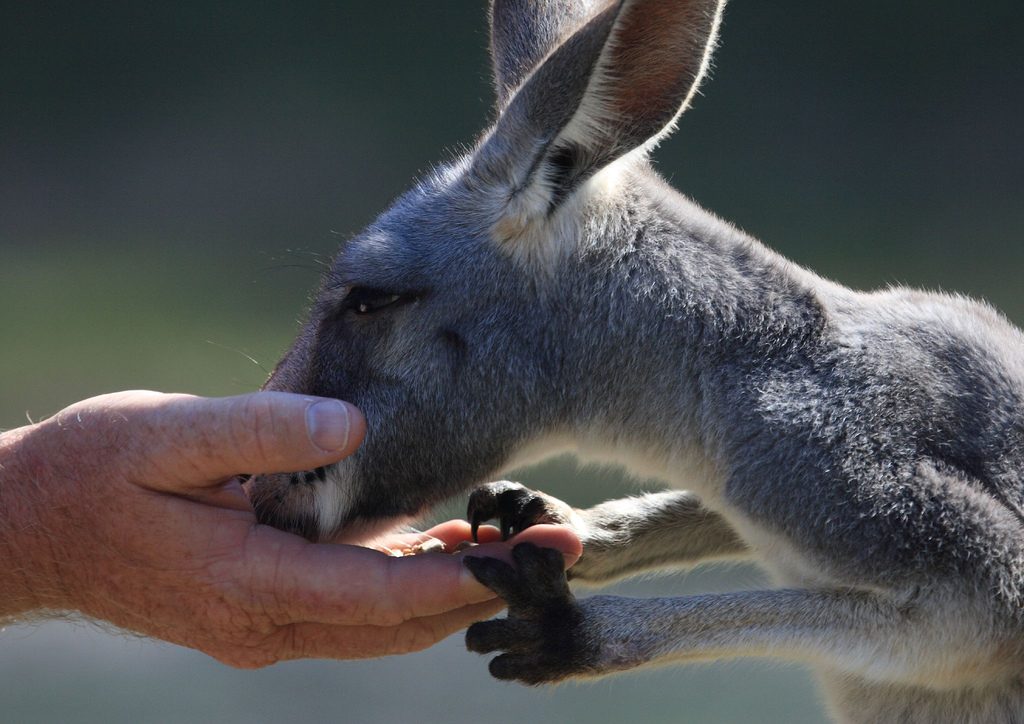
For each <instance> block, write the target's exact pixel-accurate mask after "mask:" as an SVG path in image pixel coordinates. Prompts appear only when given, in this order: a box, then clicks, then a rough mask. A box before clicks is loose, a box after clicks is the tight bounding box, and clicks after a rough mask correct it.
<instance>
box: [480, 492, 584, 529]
mask: <svg viewBox="0 0 1024 724" xmlns="http://www.w3.org/2000/svg"><path fill="white" fill-rule="evenodd" d="M572 517H573V510H572V508H571V507H569V506H568V505H566V504H565V503H563V502H562V501H561V500H558V499H557V498H552V497H551V496H550V495H545V494H544V493H540V492H537V491H534V490H530V489H529V488H526V487H523V486H522V485H520V484H519V483H513V482H509V481H507V480H503V481H501V482H498V483H488V484H487V485H482V486H480V487H479V488H477V489H476V490H474V491H473V493H472V494H471V495H470V496H469V507H468V509H467V511H466V519H467V520H469V522H470V525H472V527H473V540H476V536H477V530H479V528H480V524H481V523H483V522H484V521H486V520H491V519H496V520H497V521H498V524H499V527H500V529H501V538H502V540H506V539H508V538H510V537H511V536H513V535H515V534H516V533H519V532H521V531H523V530H526V529H527V528H529V527H530V526H531V525H537V524H538V523H561V524H565V523H569V522H570V521H571V520H572Z"/></svg>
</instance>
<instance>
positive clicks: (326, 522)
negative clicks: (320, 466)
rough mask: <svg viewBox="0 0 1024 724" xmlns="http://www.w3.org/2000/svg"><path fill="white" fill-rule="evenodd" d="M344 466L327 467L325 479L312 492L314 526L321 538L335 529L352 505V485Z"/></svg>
mask: <svg viewBox="0 0 1024 724" xmlns="http://www.w3.org/2000/svg"><path fill="white" fill-rule="evenodd" d="M345 468H346V465H345V464H344V463H339V464H337V465H332V466H331V467H329V468H327V479H326V480H325V481H323V482H322V483H319V484H318V485H317V486H316V489H315V492H314V493H313V500H314V504H315V513H316V527H317V530H318V531H319V532H320V538H321V539H322V540H325V539H327V538H328V537H329V536H330V535H331V534H333V533H334V532H335V531H336V530H337V528H338V526H339V525H340V524H341V521H343V520H344V519H345V516H346V515H348V512H349V510H350V509H351V507H352V485H351V480H350V479H349V476H348V475H346V474H345Z"/></svg>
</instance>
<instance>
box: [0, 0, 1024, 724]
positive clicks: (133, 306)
mask: <svg viewBox="0 0 1024 724" xmlns="http://www.w3.org/2000/svg"><path fill="white" fill-rule="evenodd" d="M1022 31H1024V5H1021V4H1020V3H1019V2H1016V1H1014V2H1010V1H1009V0H996V1H993V2H988V3H984V4H982V5H977V4H974V5H971V4H967V3H962V2H953V1H952V0H949V1H945V0H943V1H938V0H930V1H925V0H910V1H908V2H903V3H892V2H890V1H886V2H882V1H881V0H866V1H865V2H860V3H808V2H797V1H796V0H771V1H760V2H752V1H751V0H735V2H733V3H732V5H731V6H730V8H729V10H728V12H727V18H726V24H725V29H724V36H723V44H722V47H721V50H720V52H719V53H718V56H717V61H716V70H715V73H714V76H713V78H712V81H711V82H709V83H708V84H706V86H705V87H704V91H703V97H701V98H699V99H698V100H697V103H696V105H695V108H694V109H693V110H692V111H691V112H690V113H688V114H687V116H686V117H685V118H684V119H683V121H682V123H681V125H680V129H679V132H678V133H677V134H676V136H675V137H674V138H673V139H671V140H670V141H668V142H666V143H665V144H664V145H663V147H662V148H661V149H660V150H659V151H658V153H657V159H658V161H659V164H660V167H661V169H662V171H663V172H664V173H665V174H666V175H667V176H668V177H669V178H671V179H672V180H673V182H674V183H675V185H676V186H677V187H678V188H680V189H682V190H683V191H685V192H686V193H688V194H690V195H691V196H693V197H694V198H695V199H696V200H697V201H699V202H700V203H702V204H704V205H705V206H707V207H709V208H711V209H712V210H714V211H716V212H717V213H718V214H720V215H721V216H723V217H725V218H727V219H730V220H732V221H734V222H735V223H736V224H738V225H739V226H741V227H743V228H745V229H747V230H748V231H750V232H751V233H753V234H754V235H756V236H758V237H760V238H762V239H763V240H765V241H766V242H767V243H769V244H770V245H772V246H773V247H774V248H775V249H777V250H779V251H781V252H782V253H784V254H786V255H787V256H789V257H790V258H792V259H793V260H795V261H797V262H799V263H802V264H805V265H807V266H810V267H812V268H814V269H816V270H818V271H820V272H821V273H823V274H825V275H827V276H829V277H832V278H834V279H837V280H839V281H842V282H844V283H847V284H851V285H854V286H858V287H875V286H879V285H885V284H889V283H896V282H899V283H910V284H914V285H919V286H926V287H929V288H943V289H951V290H952V289H956V290H959V291H964V292H969V293H971V294H974V295H976V296H980V297H984V298H986V299H988V300H990V301H992V302H993V303H995V304H996V305H997V306H998V307H1000V308H1001V309H1003V310H1004V311H1005V312H1006V313H1007V314H1008V315H1009V316H1010V317H1011V318H1012V319H1014V320H1015V321H1017V322H1024V289H1022V287H1021V285H1020V281H1019V279H1020V275H1021V272H1022V271H1024V244H1022V243H1021V242H1022V241H1024V239H1022V236H1024V234H1022V231H1024V194H1022V191H1024V136H1022V132H1021V129H1022V127H1024V61H1022V57H1024V55H1022V52H1024V40H1022V38H1024V32H1022ZM486 45H487V35H486V27H485V6H484V3H483V2H466V1H464V0H463V1H456V0H431V1H429V2H409V1H406V2H396V1H394V0H392V1H390V2H381V3H371V2H364V3H359V4H356V3H344V2H335V3H324V2H305V3H283V2H267V3H258V4H255V3H244V2H201V3H200V2H190V1H189V2H175V3H160V4H158V3H152V2H134V3H128V2H102V3H71V2H66V1H63V2H62V1H58V2H31V3H29V2H2V3H0V334H2V337H0V339H2V340H3V350H4V351H3V354H2V355H0V428H10V427H16V426H18V425H21V424H23V423H24V422H25V421H26V419H29V418H30V419H38V418H40V417H44V416H46V415H48V414H51V413H52V412H54V411H56V410H57V409H59V408H60V407H62V406H64V405H66V404H68V403H71V402H73V401H75V400H77V399H80V398H83V397H87V396H91V395H95V394H99V393H102V392H106V391H111V390H116V389H124V388H134V387H143V388H153V389H161V390H176V391H189V392H195V393H201V394H210V395H224V394H234V393H240V392H245V391H248V390H252V389H254V388H256V387H258V386H259V384H260V383H261V382H262V380H263V378H264V377H265V374H266V371H267V370H268V369H270V367H271V366H272V365H273V363H274V362H275V360H276V358H277V357H278V355H279V354H280V353H281V352H282V351H283V349H284V348H285V347H286V345H287V344H288V342H289V340H290V338H291V336H292V334H293V333H294V331H295V329H296V321H297V320H298V319H299V318H300V317H301V314H302V309H303V307H304V305H305V303H306V302H307V299H308V293H309V291H310V290H311V289H312V287H313V286H314V285H315V284H316V280H317V275H318V273H319V270H320V268H321V265H322V264H323V263H325V261H326V260H328V259H329V258H330V255H331V253H332V250H333V249H334V248H335V247H336V245H337V244H338V242H339V240H340V239H342V238H344V237H347V236H348V235H350V234H352V233H353V232H355V231H357V230H358V229H359V228H360V227H361V226H362V225H364V224H365V223H366V222H368V221H369V220H371V219H372V218H373V217H374V216H375V214H376V213H377V212H378V211H380V210H381V209H382V208H383V207H384V206H385V205H386V204H387V203H388V202H389V200H390V199H392V198H393V197H394V196H395V195H397V194H398V193H400V192H401V191H402V190H403V189H404V188H406V187H407V186H408V184H409V182H410V179H411V178H413V177H414V176H415V175H417V174H418V173H420V172H422V171H424V170H426V169H427V168H429V166H430V165H431V163H433V162H434V161H436V160H438V159H441V158H444V157H446V156H447V155H448V154H449V153H450V151H446V149H455V148H458V147H460V145H463V144H468V143H470V142H472V140H473V138H474V136H475V134H476V133H477V132H478V131H479V129H480V128H481V127H482V126H483V125H484V123H485V122H486V121H487V119H488V118H489V114H490V103H491V92H490V85H489V83H490V81H489V75H488V70H487V65H486V62H487V56H486ZM250 358H251V360H250ZM253 360H254V361H255V363H254V361H253ZM525 477H526V478H527V479H528V480H530V481H533V482H535V483H536V482H538V481H543V486H544V487H545V489H547V490H550V491H551V492H553V493H556V494H560V495H561V496H562V497H564V498H566V499H568V500H570V501H572V502H574V503H577V504H584V503H588V502H593V501H597V500H599V499H602V498H604V497H608V496H612V495H618V494H621V493H623V492H628V491H631V490H635V489H636V487H637V485H636V484H634V483H630V482H628V481H625V480H623V479H622V478H620V477H619V476H618V475H616V474H615V473H610V472H607V471H597V470H592V469H589V470H583V471H577V470H574V469H573V467H572V465H571V463H569V462H566V461H558V462H555V463H553V464H549V465H547V466H545V467H544V468H542V469H539V470H535V471H532V472H530V473H527V474H526V476H525ZM459 508H461V504H456V505H454V507H452V508H451V509H450V510H449V511H447V512H449V513H451V512H454V511H458V509H459ZM444 514H445V512H444V511H443V512H442V513H440V515H444ZM763 583H764V581H763V579H762V577H761V576H760V574H759V573H758V572H757V571H756V570H754V569H752V568H746V567H740V568H731V569H714V570H701V571H697V572H693V573H689V574H686V575H677V576H674V577H667V578H658V579H652V580H648V581H644V582H640V583H633V584H630V585H628V586H622V587H620V590H622V591H626V592H629V593H631V594H636V595H651V594H652V593H655V592H657V593H660V594H665V593H685V592H688V591H698V590H724V589H729V588H736V587H749V586H757V585H763ZM0 712H2V714H0V720H2V721H19V722H28V721H96V722H119V721H123V722H147V721H153V722H186V721H226V722H233V721H238V722H243V721H244V722H253V721H285V720H300V721H307V722H317V721H352V722H374V721H377V722H393V721H416V720H421V721H438V722H470V721H481V720H489V721H502V722H504V721H530V720H539V721H584V720H586V721H596V722H618V721H623V720H633V721H652V722H657V721H693V722H703V721H722V722H750V721H757V722H801V721H819V720H821V719H822V717H823V709H822V707H821V704H820V701H819V699H818V697H817V694H816V692H815V690H814V686H813V680H812V678H811V676H810V675H809V674H808V673H807V672H805V671H804V670H802V669H800V668H796V667H783V666H780V665H778V664H774V663H771V664H769V663H763V662H730V663H725V664H716V665H710V666H690V667H686V668H672V669H666V670H657V671H651V672H644V673H640V674H632V675H625V676H620V677H617V678H613V679H607V680H603V681H599V682H596V683H590V684H585V685H582V684H581V685H568V686H563V687H559V688H557V689H553V690H552V689H542V690H530V689H525V688H520V687H517V686H510V685H502V684H498V683H496V682H493V681H491V680H490V679H489V678H488V677H487V675H486V669H485V666H484V661H483V660H482V659H480V658H478V657H476V656H472V655H469V654H467V653H465V652H464V651H463V650H462V649H461V643H460V640H459V638H458V637H453V638H452V639H450V640H448V641H446V642H444V643H443V644H441V645H440V646H438V647H436V648H435V649H433V650H431V651H428V652H425V653H422V654H417V655H414V656H409V657H402V658H396V659H385V660H379V661H373V662H354V663H347V662H341V663H338V662H299V663H291V664H283V665H278V666H276V667H273V668H271V669H268V670H264V671H259V672H239V671H233V670H230V669H227V668H225V667H222V666H220V665H218V664H216V663H215V662H213V661H211V660H208V659H206V658H205V657H203V656H201V655H199V654H195V653H192V652H189V651H185V650H182V649H179V648H177V647H173V646H169V645H163V644H158V643H153V642H147V641H140V640H136V639H132V638H128V637H124V636H118V635H111V634H108V633H104V632H102V631H98V630H96V629H94V628H89V627H82V626H73V625H69V624H66V623H52V624H47V625H43V626H39V627H13V628H9V629H7V630H5V631H4V632H3V633H2V634H0Z"/></svg>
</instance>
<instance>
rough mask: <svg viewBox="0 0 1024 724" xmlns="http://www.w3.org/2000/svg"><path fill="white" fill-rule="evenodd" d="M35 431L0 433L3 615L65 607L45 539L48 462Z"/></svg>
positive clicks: (0, 613) (10, 616) (0, 616)
mask: <svg viewBox="0 0 1024 724" xmlns="http://www.w3.org/2000/svg"><path fill="white" fill-rule="evenodd" d="M34 433H35V429H34V426H33V427H24V428H19V429H17V430H11V431H9V432H5V433H3V434H0V580H2V581H3V586H2V588H0V591H2V593H0V620H5V619H6V620H11V619H18V618H23V617H27V616H35V615H38V614H39V613H41V612H43V611H46V610H60V609H64V608H67V596H66V592H65V591H64V587H63V585H61V584H60V576H59V575H58V574H57V571H58V566H57V562H56V560H54V558H55V556H54V547H53V546H51V545H49V544H48V543H47V541H46V535H47V533H46V531H47V530H48V529H49V526H48V525H47V524H46V522H45V521H44V520H43V516H42V512H43V511H44V510H45V509H46V508H47V507H48V506H49V505H50V503H49V502H48V501H47V500H46V498H47V495H46V490H45V488H44V486H45V485H46V480H47V478H48V477H49V476H48V475H47V474H46V468H47V467H48V466H47V465H46V464H45V462H44V461H43V460H41V459H39V458H37V457H36V456H35V455H34V454H33V449H34V448H35V445H34V441H33V440H32V437H33V434H34Z"/></svg>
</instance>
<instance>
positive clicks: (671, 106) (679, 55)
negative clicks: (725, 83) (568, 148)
mask: <svg viewBox="0 0 1024 724" xmlns="http://www.w3.org/2000/svg"><path fill="white" fill-rule="evenodd" d="M681 5H683V6H684V7H680V6H681ZM706 11H707V3H704V2H690V3H680V2H664V0H657V1H649V2H643V1H640V2H633V3H629V4H628V5H627V7H626V8H625V9H624V11H623V14H622V17H620V18H619V22H618V25H617V27H616V29H615V35H614V38H613V45H612V47H611V48H610V49H609V50H610V51H611V52H610V58H609V59H608V63H607V67H608V68H610V69H612V72H613V73H614V76H615V79H616V81H617V82H615V83H614V87H615V90H614V91H613V93H612V97H611V98H609V99H608V101H609V102H610V103H611V104H612V105H613V107H614V110H615V113H616V114H618V115H619V116H620V117H622V118H629V119H632V121H633V122H634V123H636V124H639V125H644V124H645V121H646V122H649V123H654V124H663V123H667V122H668V121H669V120H671V119H672V118H673V117H674V116H675V115H676V113H677V112H678V111H679V108H680V104H681V103H682V101H683V99H684V98H685V97H686V94H687V93H688V92H689V90H690V87H691V86H692V85H693V84H694V82H695V81H696V80H697V74H698V73H699V72H700V68H701V63H702V61H703V57H704V51H705V48H704V41H705V40H706V39H707V27H706V26H708V25H709V24H710V23H711V19H710V18H708V17H706Z"/></svg>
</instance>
